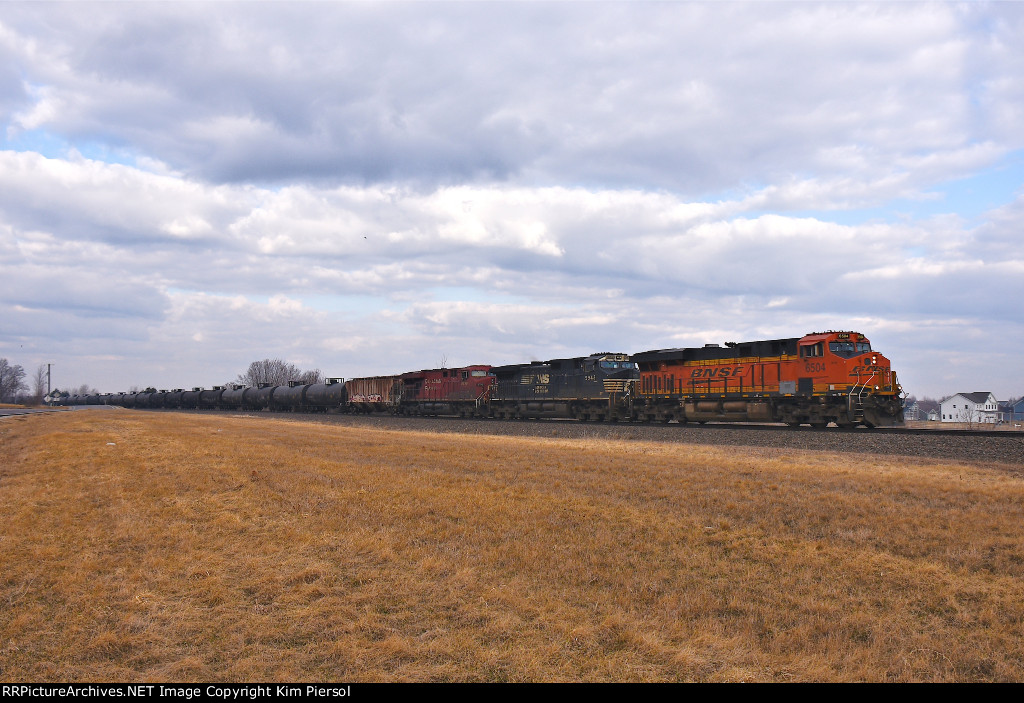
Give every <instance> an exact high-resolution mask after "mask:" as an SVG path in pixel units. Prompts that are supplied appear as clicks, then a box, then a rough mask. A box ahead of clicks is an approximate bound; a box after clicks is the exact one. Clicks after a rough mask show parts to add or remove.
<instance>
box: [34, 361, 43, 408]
mask: <svg viewBox="0 0 1024 703" xmlns="http://www.w3.org/2000/svg"><path fill="white" fill-rule="evenodd" d="M46 391H47V388H46V364H39V368H37V369H36V373H35V375H34V376H32V402H33V403H35V404H36V405H40V404H42V402H43V396H44V395H46Z"/></svg>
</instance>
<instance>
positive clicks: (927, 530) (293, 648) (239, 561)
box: [0, 410, 1024, 682]
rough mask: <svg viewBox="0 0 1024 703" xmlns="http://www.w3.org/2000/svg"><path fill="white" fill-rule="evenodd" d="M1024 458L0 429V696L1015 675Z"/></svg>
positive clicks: (195, 419)
mask: <svg viewBox="0 0 1024 703" xmlns="http://www.w3.org/2000/svg"><path fill="white" fill-rule="evenodd" d="M1021 469H1022V466H1021V465H1019V464H1018V465H1015V466H1013V465H987V466H972V465H968V464H965V463H953V462H948V463H943V462H941V461H934V460H918V459H901V458H899V457H896V458H893V457H875V456H870V455H837V454H825V453H821V452H810V451H792V450H773V449H769V450H765V449H760V450H754V449H750V450H743V449H736V448H735V447H731V448H728V449H724V448H718V447H708V446H696V445H679V444H657V443H647V442H638V441H633V442H630V441H610V440H596V439H582V440H580V439H575V440H567V439H559V438H554V437H552V438H536V437H533V438H530V437H517V438H511V437H495V436H475V435H458V434H428V433H424V432H417V431H404V432H403V431H382V430H373V429H366V428H351V427H341V426H332V425H323V424H316V423H305V422H285V421H282V420H277V419H273V418H270V417H261V418H246V417H230V416H223V415H222V416H216V417H213V416H203V415H195V414H193V415H184V414H171V413H168V414H158V413H145V412H133V411H125V410H96V411H81V412H67V413H52V414H44V415H39V416H32V417H19V418H6V419H3V420H0V680H3V681H23V680H29V681H40V682H42V681H61V682H70V681H165V680H174V681H206V680H220V681H252V680H259V681H289V680H335V681H349V682H358V681H992V680H994V681H1021V680H1024V519H1022V518H1024V473H1022V471H1021Z"/></svg>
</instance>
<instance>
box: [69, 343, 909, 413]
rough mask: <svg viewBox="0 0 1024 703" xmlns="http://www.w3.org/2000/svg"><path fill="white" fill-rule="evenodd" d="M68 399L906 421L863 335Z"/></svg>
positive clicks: (896, 389) (887, 374) (153, 404)
mask: <svg viewBox="0 0 1024 703" xmlns="http://www.w3.org/2000/svg"><path fill="white" fill-rule="evenodd" d="M59 403H60V404H63V405H100V404H106V405H120V406H123V407H128V408H170V409H222V410H272V411H303V412H307V411H328V412H350V413H373V412H377V413H380V412H383V413H391V414H404V415H452V416H460V417H480V418H492V417H493V418H503V419H520V418H544V417H547V418H573V419H577V420H582V421H587V420H597V421H643V422H671V421H677V422H680V423H686V422H698V423H705V422H764V423H786V424H788V425H793V426H796V425H801V424H809V425H811V426H814V427H825V426H827V425H828V424H830V423H835V424H836V425H838V426H839V427H853V426H857V425H864V426H866V427H876V426H891V425H900V424H902V423H903V391H902V388H901V387H900V384H899V382H898V380H897V378H896V373H895V372H894V371H893V370H892V366H891V364H890V362H889V360H888V359H887V358H886V357H885V356H883V355H882V354H880V353H878V352H876V351H874V350H873V349H872V348H871V343H870V341H869V340H868V339H867V338H866V337H865V336H864V335H862V334H860V333H857V332H821V333H813V334H808V335H805V336H803V337H794V338H789V339H770V340H763V341H756V342H741V343H732V342H730V343H727V344H725V345H724V346H720V345H718V344H707V345H705V346H703V347H698V348H688V349H657V350H652V351H646V352H641V353H638V354H633V355H629V354H624V353H611V352H608V353H599V354H592V355H590V356H586V357H576V358H568V359H552V360H549V361H533V362H530V363H527V364H512V365H505V366H486V365H477V366H466V367H462V368H454V369H429V370H423V371H412V372H409V373H403V374H398V375H393V376H374V377H367V378H353V379H349V380H347V381H346V380H345V379H341V378H329V379H327V380H325V381H322V382H320V383H312V384H302V383H297V382H292V383H289V384H288V385H280V386H271V385H264V386H257V387H243V386H237V385H233V386H220V387H215V388H213V389H202V388H194V389H192V390H191V391H186V390H182V389H178V390H172V391H157V390H156V389H153V388H149V389H146V390H145V391H142V392H140V393H116V394H94V395H89V396H70V397H68V396H65V397H63V398H62V399H61V400H60V401H59Z"/></svg>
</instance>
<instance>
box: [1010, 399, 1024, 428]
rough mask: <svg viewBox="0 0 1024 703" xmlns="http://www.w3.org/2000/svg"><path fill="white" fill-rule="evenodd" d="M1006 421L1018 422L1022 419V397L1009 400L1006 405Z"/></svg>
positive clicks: (1023, 412)
mask: <svg viewBox="0 0 1024 703" xmlns="http://www.w3.org/2000/svg"><path fill="white" fill-rule="evenodd" d="M1006 419H1007V421H1012V422H1020V421H1021V420H1024V398H1021V399H1020V400H1011V401H1010V402H1009V403H1007V406H1006Z"/></svg>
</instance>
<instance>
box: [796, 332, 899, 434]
mask: <svg viewBox="0 0 1024 703" xmlns="http://www.w3.org/2000/svg"><path fill="white" fill-rule="evenodd" d="M797 347H798V350H799V357H800V358H799V362H798V364H797V374H798V378H797V388H798V390H797V393H798V394H799V395H804V396H812V397H818V398H821V399H822V402H823V404H825V405H827V406H828V407H829V408H830V411H829V415H830V416H831V419H832V420H833V421H834V422H836V424H838V425H840V426H851V425H856V424H864V425H868V426H869V427H873V426H876V425H882V424H884V425H892V424H900V423H902V422H903V399H902V392H903V389H902V388H901V387H900V385H899V382H898V381H897V379H896V374H895V372H893V371H892V366H891V364H890V362H889V360H888V359H887V358H886V357H885V356H883V355H882V354H880V353H878V352H876V351H874V350H873V349H872V348H871V342H870V340H869V339H868V338H867V337H865V336H864V335H862V334H860V333H858V332H823V333H818V334H809V335H807V336H805V337H803V338H801V339H800V341H799V342H798V345H797ZM844 406H845V407H844Z"/></svg>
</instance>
